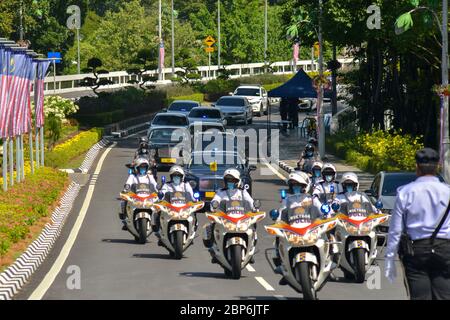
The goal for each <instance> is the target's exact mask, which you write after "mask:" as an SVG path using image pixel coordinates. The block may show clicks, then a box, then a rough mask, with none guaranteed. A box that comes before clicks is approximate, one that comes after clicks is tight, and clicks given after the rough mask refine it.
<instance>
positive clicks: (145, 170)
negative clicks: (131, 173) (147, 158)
mask: <svg viewBox="0 0 450 320" xmlns="http://www.w3.org/2000/svg"><path fill="white" fill-rule="evenodd" d="M139 174H140V175H141V176H145V175H146V174H147V169H145V168H139Z"/></svg>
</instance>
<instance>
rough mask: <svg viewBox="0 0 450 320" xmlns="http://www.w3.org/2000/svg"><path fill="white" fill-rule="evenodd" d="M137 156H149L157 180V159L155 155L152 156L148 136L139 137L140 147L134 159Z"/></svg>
mask: <svg viewBox="0 0 450 320" xmlns="http://www.w3.org/2000/svg"><path fill="white" fill-rule="evenodd" d="M137 158H147V159H148V161H149V163H150V169H151V171H152V175H153V177H154V178H155V180H157V169H156V161H155V159H154V157H152V155H151V152H150V149H149V145H148V138H147V137H141V138H139V148H138V149H137V150H136V152H135V153H134V159H137Z"/></svg>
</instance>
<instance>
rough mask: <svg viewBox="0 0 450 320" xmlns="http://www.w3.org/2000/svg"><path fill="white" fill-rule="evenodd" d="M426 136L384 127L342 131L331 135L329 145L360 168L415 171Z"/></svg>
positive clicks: (372, 170) (374, 170)
mask: <svg viewBox="0 0 450 320" xmlns="http://www.w3.org/2000/svg"><path fill="white" fill-rule="evenodd" d="M421 139H422V138H421V137H417V138H414V137H412V136H411V135H408V134H402V132H401V130H400V131H398V132H393V133H388V132H385V131H382V130H378V131H374V132H372V133H362V134H359V135H356V136H355V135H354V134H351V133H350V132H341V133H339V135H334V136H331V137H329V138H328V139H327V144H328V146H329V148H330V149H331V150H332V151H333V152H334V153H335V154H336V155H337V156H339V157H341V158H343V159H345V160H347V161H348V162H350V163H352V164H354V165H356V166H357V167H358V168H360V169H362V170H365V171H369V172H372V173H377V172H379V171H382V170H386V171H395V170H405V171H413V170H414V168H415V154H416V152H417V150H419V149H422V148H423V144H422V143H421V142H420V140H421Z"/></svg>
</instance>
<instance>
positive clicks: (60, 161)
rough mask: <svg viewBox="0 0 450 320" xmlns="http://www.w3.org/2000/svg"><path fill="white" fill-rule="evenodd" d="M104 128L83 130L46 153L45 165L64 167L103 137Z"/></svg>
mask: <svg viewBox="0 0 450 320" xmlns="http://www.w3.org/2000/svg"><path fill="white" fill-rule="evenodd" d="M102 135H103V130H102V129H98V128H94V129H91V130H89V131H85V132H82V133H80V134H78V135H76V136H75V137H73V138H72V139H70V140H68V141H66V142H64V143H62V144H60V145H57V146H56V147H55V148H54V149H53V150H52V151H49V152H47V153H46V156H45V165H46V166H49V167H52V168H62V167H64V165H66V164H67V163H68V162H69V161H70V160H72V159H74V158H76V157H78V156H80V155H82V154H83V153H85V152H87V151H89V149H90V148H91V147H92V146H93V145H94V144H96V143H97V142H98V141H100V139H101V138H102Z"/></svg>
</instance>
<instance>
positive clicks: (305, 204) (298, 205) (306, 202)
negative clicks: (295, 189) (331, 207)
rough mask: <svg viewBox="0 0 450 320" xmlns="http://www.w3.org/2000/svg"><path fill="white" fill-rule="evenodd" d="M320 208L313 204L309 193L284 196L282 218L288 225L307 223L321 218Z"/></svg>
mask: <svg viewBox="0 0 450 320" xmlns="http://www.w3.org/2000/svg"><path fill="white" fill-rule="evenodd" d="M321 216H322V215H321V213H320V210H319V209H318V208H317V207H315V206H314V205H313V202H312V198H311V197H310V196H309V195H305V194H302V195H291V196H289V197H287V198H286V209H284V210H283V212H282V218H281V219H282V220H283V221H285V222H287V223H289V224H290V225H297V226H298V225H308V224H312V223H313V222H314V221H316V220H317V219H320V218H321Z"/></svg>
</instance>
